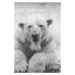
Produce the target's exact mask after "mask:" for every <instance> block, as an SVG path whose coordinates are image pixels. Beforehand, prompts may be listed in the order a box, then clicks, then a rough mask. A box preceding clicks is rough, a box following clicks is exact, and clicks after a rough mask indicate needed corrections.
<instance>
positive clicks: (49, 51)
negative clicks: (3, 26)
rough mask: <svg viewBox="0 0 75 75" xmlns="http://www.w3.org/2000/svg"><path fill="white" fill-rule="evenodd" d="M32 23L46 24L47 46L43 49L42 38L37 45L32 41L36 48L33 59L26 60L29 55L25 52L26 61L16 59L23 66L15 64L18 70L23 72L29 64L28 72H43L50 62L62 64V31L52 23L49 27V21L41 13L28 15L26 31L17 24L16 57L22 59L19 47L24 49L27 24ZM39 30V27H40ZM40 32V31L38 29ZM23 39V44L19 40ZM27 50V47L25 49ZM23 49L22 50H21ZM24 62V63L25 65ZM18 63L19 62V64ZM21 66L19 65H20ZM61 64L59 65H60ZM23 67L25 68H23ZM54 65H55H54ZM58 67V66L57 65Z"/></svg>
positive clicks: (32, 47)
mask: <svg viewBox="0 0 75 75" xmlns="http://www.w3.org/2000/svg"><path fill="white" fill-rule="evenodd" d="M36 21H37V23H36ZM30 24H32V25H33V24H42V25H44V26H45V28H46V35H45V36H44V37H45V38H44V39H45V40H46V41H47V46H46V47H44V48H43V50H41V45H40V43H41V40H40V41H39V42H38V43H37V44H36V45H35V44H34V43H33V42H32V41H31V46H30V48H31V50H35V51H36V53H35V54H34V55H33V56H32V57H31V59H30V60H29V63H28V64H27V62H26V58H27V56H26V55H25V54H24V53H23V57H25V58H24V59H23V60H24V61H25V62H22V61H21V62H19V61H18V60H15V63H16V61H17V62H18V63H20V64H21V63H22V66H21V65H20V66H21V68H20V67H19V68H18V67H17V66H16V65H15V68H16V70H17V71H18V72H19V71H21V72H23V71H25V70H26V67H24V66H27V65H28V66H29V69H28V72H43V71H44V70H45V66H46V65H48V64H52V65H53V64H54V65H55V64H60V32H59V31H58V30H59V29H58V26H55V25H53V24H52V25H51V26H49V27H47V22H46V18H44V17H43V16H41V15H39V14H33V15H30V16H28V17H27V19H26V22H25V26H24V28H25V29H24V31H23V29H21V28H19V27H18V26H16V30H15V32H16V33H15V39H16V41H15V44H16V45H15V49H16V52H15V57H16V58H17V57H18V59H19V60H20V59H22V58H21V55H22V53H21V55H20V53H19V54H18V52H17V51H18V49H19V50H20V49H22V48H23V47H24V46H23V47H21V45H22V44H24V45H25V39H24V38H25V37H26V34H27V33H26V32H27V29H26V27H27V25H30ZM38 30H39V29H38ZM37 32H39V31H37ZM17 39H18V40H19V41H21V42H22V44H21V43H20V42H19V41H18V40H17ZM25 50H26V49H25ZM20 51H21V50H20ZM23 64H24V65H23ZM17 65H18V64H17ZM18 66H19V65H18ZM58 66H59V65H58ZM22 67H23V69H22ZM53 67H54V66H53ZM55 68H56V66H55Z"/></svg>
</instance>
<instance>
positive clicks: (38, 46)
mask: <svg viewBox="0 0 75 75" xmlns="http://www.w3.org/2000/svg"><path fill="white" fill-rule="evenodd" d="M30 49H31V50H35V51H36V50H40V49H41V46H40V43H39V42H37V43H34V42H32V43H31V46H30Z"/></svg>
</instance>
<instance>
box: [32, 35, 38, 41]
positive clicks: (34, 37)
mask: <svg viewBox="0 0 75 75" xmlns="http://www.w3.org/2000/svg"><path fill="white" fill-rule="evenodd" d="M32 40H33V42H38V41H39V37H38V34H32Z"/></svg>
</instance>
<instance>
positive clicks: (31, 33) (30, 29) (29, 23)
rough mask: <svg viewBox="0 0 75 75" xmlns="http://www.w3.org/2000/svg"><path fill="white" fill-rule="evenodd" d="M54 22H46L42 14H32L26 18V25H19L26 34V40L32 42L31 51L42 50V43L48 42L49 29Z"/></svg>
mask: <svg viewBox="0 0 75 75" xmlns="http://www.w3.org/2000/svg"><path fill="white" fill-rule="evenodd" d="M52 22H53V21H52V20H51V19H49V20H46V19H45V18H44V17H43V16H42V15H40V14H32V15H29V16H28V17H27V18H26V22H25V23H19V27H20V28H21V29H22V30H23V31H24V33H25V38H26V39H27V40H28V41H29V42H30V49H31V50H40V49H41V43H42V42H43V41H44V40H46V37H47V33H48V27H49V25H51V24H52ZM25 38H24V39H25Z"/></svg>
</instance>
